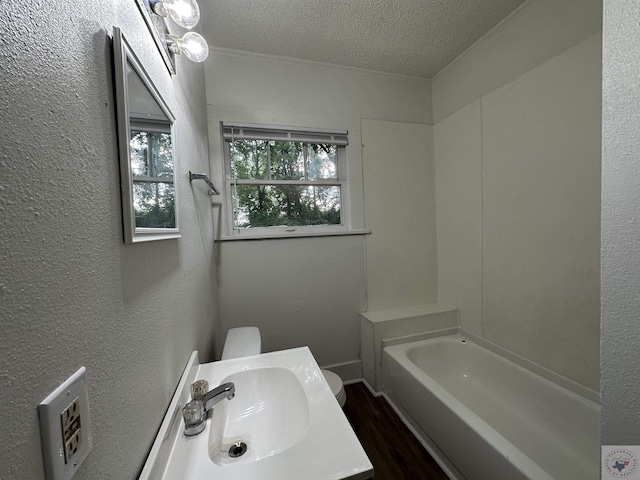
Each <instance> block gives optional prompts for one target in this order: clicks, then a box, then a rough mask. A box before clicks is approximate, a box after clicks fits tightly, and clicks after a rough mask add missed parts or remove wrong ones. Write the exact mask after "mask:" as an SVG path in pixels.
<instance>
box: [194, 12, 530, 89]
mask: <svg viewBox="0 0 640 480" xmlns="http://www.w3.org/2000/svg"><path fill="white" fill-rule="evenodd" d="M525 1H526V0H200V2H199V4H200V9H201V11H202V20H201V23H202V32H203V35H204V36H205V38H206V39H207V41H208V42H209V45H210V46H212V47H214V48H215V47H218V48H227V49H234V50H242V51H245V52H252V53H261V54H268V55H278V56H283V57H292V58H300V59H306V60H313V61H319V62H327V63H333V64H338V65H346V66H352V67H361V68H368V69H373V70H380V71H384V72H392V73H399V74H405V75H413V76H419V77H426V78H431V77H433V76H434V75H435V74H436V73H438V72H439V71H440V70H441V69H442V68H443V67H445V66H446V65H447V64H448V63H450V62H451V61H452V60H453V59H454V58H456V57H457V56H458V55H459V54H460V53H462V52H463V51H464V50H465V49H466V48H467V47H469V46H470V45H472V44H473V43H474V42H475V41H476V40H478V39H479V38H480V37H482V35H484V34H485V33H486V32H488V31H489V30H491V28H493V27H494V26H495V25H497V24H498V23H499V22H500V21H501V20H502V19H503V18H505V17H506V16H507V15H509V14H510V13H511V12H512V11H514V10H515V9H516V8H518V7H519V6H520V5H522V4H523V3H525Z"/></svg>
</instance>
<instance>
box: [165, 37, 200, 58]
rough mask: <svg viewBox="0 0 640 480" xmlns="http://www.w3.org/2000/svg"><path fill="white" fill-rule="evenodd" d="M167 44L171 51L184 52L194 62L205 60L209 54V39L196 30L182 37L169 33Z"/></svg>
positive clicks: (177, 53)
mask: <svg viewBox="0 0 640 480" xmlns="http://www.w3.org/2000/svg"><path fill="white" fill-rule="evenodd" d="M167 46H168V47H169V51H170V52H171V53H173V54H175V55H180V54H184V56H185V57H187V58H188V59H189V60H191V61H192V62H204V61H205V60H206V58H207V56H208V55H209V45H207V41H206V40H205V39H204V38H202V35H200V34H198V33H195V32H187V33H185V34H184V35H183V36H182V37H178V36H177V35H167Z"/></svg>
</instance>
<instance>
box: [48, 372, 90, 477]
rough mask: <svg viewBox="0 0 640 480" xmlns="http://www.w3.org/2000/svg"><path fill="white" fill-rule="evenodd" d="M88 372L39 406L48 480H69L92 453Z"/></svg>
mask: <svg viewBox="0 0 640 480" xmlns="http://www.w3.org/2000/svg"><path fill="white" fill-rule="evenodd" d="M85 372H86V369H85V368H84V367H82V368H80V369H79V370H78V371H77V372H76V373H74V374H73V375H71V377H69V378H68V379H67V380H66V381H65V382H64V383H63V384H62V385H60V386H59V387H58V388H56V389H55V390H54V391H53V392H51V394H50V395H49V396H47V398H45V399H44V400H43V401H42V402H41V403H40V405H38V413H39V415H40V433H41V436H42V452H43V456H44V464H45V473H46V478H47V480H69V479H70V478H71V477H72V476H73V474H74V473H75V472H76V470H77V469H78V467H79V466H80V465H81V464H82V462H83V461H84V459H85V458H86V457H87V455H88V454H89V451H90V450H91V435H90V419H89V395H88V393H87V382H86V379H85Z"/></svg>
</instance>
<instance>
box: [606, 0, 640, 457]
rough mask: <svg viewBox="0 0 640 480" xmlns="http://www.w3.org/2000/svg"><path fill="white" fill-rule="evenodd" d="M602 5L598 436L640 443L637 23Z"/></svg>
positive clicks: (629, 11)
mask: <svg viewBox="0 0 640 480" xmlns="http://www.w3.org/2000/svg"><path fill="white" fill-rule="evenodd" d="M604 4H605V9H604V52H605V56H604V67H603V68H604V70H603V85H604V98H603V133H602V139H603V159H602V168H603V170H602V172H603V182H602V347H601V348H602V364H601V368H602V425H601V437H602V444H603V445H640V416H638V414H637V412H638V411H640V383H639V382H638V381H637V379H638V376H640V363H638V355H639V348H638V345H640V323H639V322H638V312H640V296H638V291H639V290H640V254H639V253H638V238H640V224H639V223H638V221H637V220H636V218H637V215H638V208H639V205H640V190H638V183H639V182H640V166H639V165H638V159H639V158H640V154H639V153H640V120H639V119H638V111H640V92H639V91H638V84H637V78H638V72H639V71H640V65H639V63H638V59H639V58H640V47H639V46H640V25H638V22H637V12H638V2H637V1H630V0H605V2H604Z"/></svg>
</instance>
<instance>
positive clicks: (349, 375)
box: [320, 360, 362, 385]
mask: <svg viewBox="0 0 640 480" xmlns="http://www.w3.org/2000/svg"><path fill="white" fill-rule="evenodd" d="M320 368H323V369H325V370H329V371H331V372H333V373H335V374H336V375H338V376H339V377H340V378H341V379H342V383H344V384H345V385H348V384H350V383H357V382H359V381H361V380H362V361H361V360H353V361H351V362H344V363H336V364H333V365H324V366H322V365H321V366H320Z"/></svg>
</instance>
